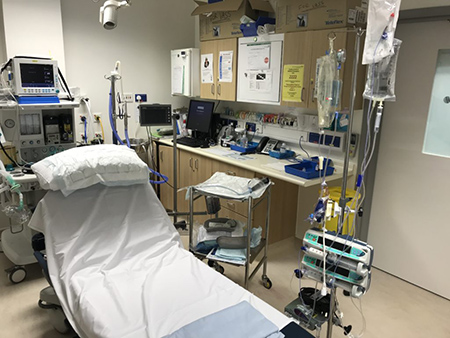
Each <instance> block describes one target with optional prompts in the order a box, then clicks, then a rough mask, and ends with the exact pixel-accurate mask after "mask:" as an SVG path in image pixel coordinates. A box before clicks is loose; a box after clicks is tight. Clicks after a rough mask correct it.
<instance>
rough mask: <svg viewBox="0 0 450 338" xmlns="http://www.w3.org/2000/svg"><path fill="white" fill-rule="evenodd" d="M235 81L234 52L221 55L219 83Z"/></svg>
mask: <svg viewBox="0 0 450 338" xmlns="http://www.w3.org/2000/svg"><path fill="white" fill-rule="evenodd" d="M232 81H233V51H232V50H231V51H226V52H224V51H221V52H220V53H219V82H232Z"/></svg>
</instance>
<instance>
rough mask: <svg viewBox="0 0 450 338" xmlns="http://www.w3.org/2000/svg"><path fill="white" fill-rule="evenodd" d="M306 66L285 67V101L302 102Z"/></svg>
mask: <svg viewBox="0 0 450 338" xmlns="http://www.w3.org/2000/svg"><path fill="white" fill-rule="evenodd" d="M304 71H305V65H284V69H283V96H282V97H283V101H286V102H302V90H303V74H304Z"/></svg>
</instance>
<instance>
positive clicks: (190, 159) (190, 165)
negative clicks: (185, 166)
mask: <svg viewBox="0 0 450 338" xmlns="http://www.w3.org/2000/svg"><path fill="white" fill-rule="evenodd" d="M189 167H190V168H191V169H192V171H194V167H192V157H190V158H189Z"/></svg>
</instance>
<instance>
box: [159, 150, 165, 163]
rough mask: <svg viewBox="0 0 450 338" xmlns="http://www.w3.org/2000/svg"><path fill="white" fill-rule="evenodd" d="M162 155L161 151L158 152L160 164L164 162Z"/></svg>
mask: <svg viewBox="0 0 450 338" xmlns="http://www.w3.org/2000/svg"><path fill="white" fill-rule="evenodd" d="M163 154H164V153H163V152H162V151H160V152H159V159H160V161H161V162H163V161H164V160H163Z"/></svg>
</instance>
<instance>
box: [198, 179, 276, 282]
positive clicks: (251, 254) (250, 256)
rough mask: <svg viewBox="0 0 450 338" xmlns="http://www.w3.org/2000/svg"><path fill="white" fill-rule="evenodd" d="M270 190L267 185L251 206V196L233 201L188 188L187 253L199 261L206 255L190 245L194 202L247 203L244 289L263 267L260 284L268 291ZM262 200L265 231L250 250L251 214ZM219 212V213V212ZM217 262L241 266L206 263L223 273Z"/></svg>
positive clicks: (269, 186) (215, 261)
mask: <svg viewBox="0 0 450 338" xmlns="http://www.w3.org/2000/svg"><path fill="white" fill-rule="evenodd" d="M270 188H271V184H269V185H268V187H267V188H266V191H265V193H264V195H263V196H262V197H260V198H258V199H259V201H258V203H256V204H255V205H253V200H254V198H252V197H251V196H248V197H246V198H241V199H233V198H230V197H228V196H220V195H215V194H210V193H205V192H202V191H199V190H197V189H196V188H195V187H191V188H190V192H189V224H190V226H189V251H191V252H192V253H193V254H194V255H195V256H197V257H198V258H200V259H204V258H206V256H207V255H206V254H204V253H201V252H197V251H196V250H195V248H194V247H193V245H192V234H193V224H194V201H195V200H197V199H198V198H200V197H202V196H213V197H217V198H221V199H227V200H234V201H240V202H244V201H247V203H248V209H247V210H248V211H247V238H246V244H247V245H246V249H247V250H246V254H247V257H246V260H245V263H244V264H243V265H244V266H245V279H244V287H245V288H246V289H248V282H249V280H251V279H252V278H253V277H254V276H255V274H256V273H257V272H258V270H259V268H261V266H263V274H262V277H261V279H262V282H263V285H264V287H265V288H266V289H270V288H271V287H272V282H271V280H270V279H269V277H267V248H268V245H269V219H270ZM264 200H266V201H267V214H266V231H265V236H264V237H263V238H262V239H261V243H260V244H259V245H258V246H257V247H256V248H253V249H251V248H250V239H251V229H252V213H253V210H254V209H255V208H257V207H258V206H259V205H260V204H261V203H263V202H264ZM219 212H220V211H219ZM216 217H218V213H217V214H216ZM261 252H263V253H264V255H263V257H262V258H261V261H260V262H259V263H258V265H257V266H256V267H255V269H254V270H253V271H252V272H251V273H250V265H251V264H252V263H253V261H254V260H255V259H256V258H257V256H258V255H259V254H260V253H261ZM217 262H221V263H226V264H232V265H235V266H241V265H242V264H233V263H231V262H224V261H222V260H220V259H217V260H214V259H210V261H209V262H208V265H210V266H214V267H216V270H218V271H219V272H222V273H223V268H222V267H220V265H218V263H217ZM218 267H220V268H218Z"/></svg>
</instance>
